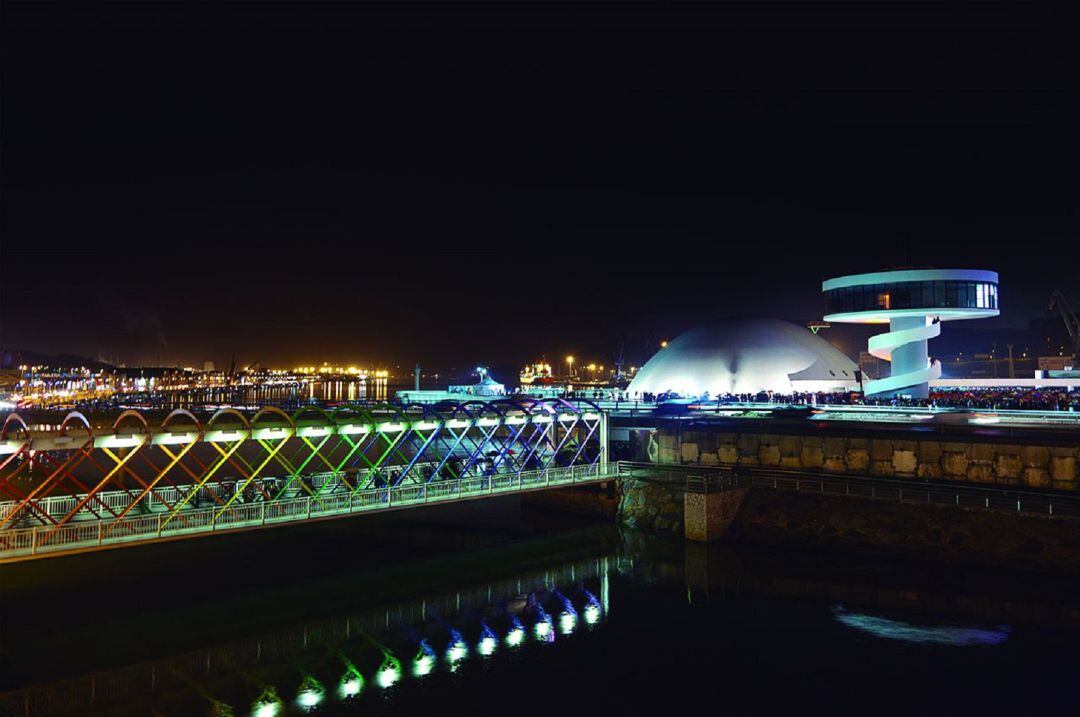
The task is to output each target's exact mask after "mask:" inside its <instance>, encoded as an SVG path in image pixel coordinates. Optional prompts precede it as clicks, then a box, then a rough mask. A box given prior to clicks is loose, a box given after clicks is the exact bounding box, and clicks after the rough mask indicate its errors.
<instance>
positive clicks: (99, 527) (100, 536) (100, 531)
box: [97, 501, 1020, 548]
mask: <svg viewBox="0 0 1080 717" xmlns="http://www.w3.org/2000/svg"><path fill="white" fill-rule="evenodd" d="M1016 502H1017V505H1019V503H1020V501H1016ZM1017 510H1019V508H1017ZM102 527H103V525H102V523H100V522H99V523H98V524H97V544H98V547H99V548H100V547H101V538H102V532H103V531H102Z"/></svg>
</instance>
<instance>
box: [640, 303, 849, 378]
mask: <svg viewBox="0 0 1080 717" xmlns="http://www.w3.org/2000/svg"><path fill="white" fill-rule="evenodd" d="M855 368H856V367H855V364H854V362H852V360H851V359H849V358H848V357H847V356H845V355H844V354H842V353H841V352H840V351H838V350H837V349H835V348H833V347H832V346H831V345H830V344H829V343H828V342H827V341H825V340H824V339H822V338H821V337H819V336H816V335H814V334H812V333H810V331H808V330H807V329H805V328H803V327H801V326H797V325H795V324H793V323H791V322H789V321H781V320H780V319H752V318H735V319H723V320H721V321H719V322H717V323H715V324H713V325H711V326H703V327H700V328H696V329H691V330H690V331H687V332H686V333H683V334H680V335H679V336H678V338H676V339H675V340H674V341H672V342H671V343H669V344H668V346H667V348H664V349H661V350H660V351H658V352H657V353H656V355H654V356H653V357H652V358H651V359H649V361H648V363H646V364H645V365H644V366H642V368H641V370H640V371H638V372H637V375H636V376H634V380H633V381H631V382H630V386H629V388H628V391H629V392H630V393H631V394H633V393H635V392H638V393H665V392H674V393H677V394H679V395H681V396H700V395H702V394H704V393H706V392H708V393H710V394H713V395H716V394H722V393H758V392H759V391H773V392H779V393H790V392H792V391H822V390H834V389H847V388H857V383H856V380H855Z"/></svg>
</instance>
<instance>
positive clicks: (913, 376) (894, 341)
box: [863, 319, 941, 395]
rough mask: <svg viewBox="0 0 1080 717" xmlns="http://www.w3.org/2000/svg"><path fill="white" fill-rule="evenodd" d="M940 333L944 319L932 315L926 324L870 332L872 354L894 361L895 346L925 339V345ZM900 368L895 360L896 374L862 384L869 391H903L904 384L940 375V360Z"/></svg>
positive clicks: (914, 384)
mask: <svg viewBox="0 0 1080 717" xmlns="http://www.w3.org/2000/svg"><path fill="white" fill-rule="evenodd" d="M939 335H941V323H940V322H938V321H934V322H931V321H930V320H929V319H926V324H925V325H923V326H916V327H913V328H908V329H899V330H895V331H888V332H886V333H884V334H877V335H876V336H871V337H870V343H869V347H868V348H869V351H870V353H871V354H872V355H874V356H876V357H878V358H880V359H885V360H886V361H889V362H891V361H892V357H893V351H894V350H895V349H898V348H900V347H901V346H907V345H908V344H913V343H917V342H923V344H924V345H925V342H926V341H928V340H930V339H932V338H935V337H937V336H939ZM897 369H900V370H901V371H902V369H901V368H900V367H899V366H896V365H895V364H894V365H893V372H894V373H893V375H891V376H889V377H888V378H882V379H878V380H876V381H867V382H866V383H865V384H864V385H863V391H864V392H865V393H866V394H868V395H869V394H877V393H891V392H894V391H901V390H903V389H905V388H911V387H914V386H919V385H922V384H926V383H929V382H930V381H933V380H935V379H938V378H941V362H940V361H933V360H930V359H927V360H926V365H925V366H923V367H922V368H916V369H914V370H911V371H903V372H902V373H896V371H897Z"/></svg>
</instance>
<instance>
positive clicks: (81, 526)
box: [0, 463, 618, 564]
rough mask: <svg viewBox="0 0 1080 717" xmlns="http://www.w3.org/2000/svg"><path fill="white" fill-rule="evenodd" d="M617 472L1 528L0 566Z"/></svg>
mask: <svg viewBox="0 0 1080 717" xmlns="http://www.w3.org/2000/svg"><path fill="white" fill-rule="evenodd" d="M617 477H618V467H617V464H610V466H609V465H608V464H605V463H597V464H592V465H579V466H572V467H569V468H549V469H547V470H541V471H529V472H522V473H517V474H504V475H492V476H480V477H472V478H464V479H460V480H444V481H438V482H432V483H426V484H413V485H397V486H387V487H383V488H374V489H369V490H362V491H357V492H342V493H337V494H333V493H331V494H327V495H323V496H318V497H303V498H295V499H289V500H278V501H265V502H264V501H260V502H256V503H246V504H236V505H233V506H230V507H229V508H228V509H227V510H226V511H224V512H222V511H221V510H219V509H218V508H217V507H213V508H203V509H192V510H187V511H184V512H183V513H179V514H175V515H174V514H170V513H166V512H160V513H157V514H151V515H139V516H134V517H125V518H121V519H119V520H85V521H79V522H74V523H69V524H66V525H62V526H60V527H58V528H52V527H48V526H35V527H33V528H22V529H14V530H4V531H0V564H2V563H8V562H17V561H22V560H29V559H35V558H42V557H49V556H57V555H69V554H72V553H82V552H88V551H93V550H101V549H106V548H113V547H120V546H124V545H135V544H146V543H153V542H160V541H164V540H175V539H180V538H189V537H197V536H201V535H210V534H214V533H222V532H234V531H239V530H252V529H261V528H267V527H272V526H276V525H285V524H296V523H302V522H310V521H315V520H326V519H331V518H341V517H345V516H349V515H354V514H357V513H374V512H386V511H390V510H400V509H404V508H413V507H417V506H423V505H431V504H443V503H455V502H461V501H466V500H476V499H480V498H488V497H491V496H495V495H507V494H514V493H527V492H532V491H537V490H546V489H550V488H561V487H567V486H574V485H585V484H589V483H599V482H603V481H608V480H613V479H615V478H617Z"/></svg>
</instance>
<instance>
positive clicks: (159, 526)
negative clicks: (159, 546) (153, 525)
mask: <svg viewBox="0 0 1080 717" xmlns="http://www.w3.org/2000/svg"><path fill="white" fill-rule="evenodd" d="M161 528H162V520H161V513H158V517H157V537H159V538H160V537H161Z"/></svg>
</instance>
